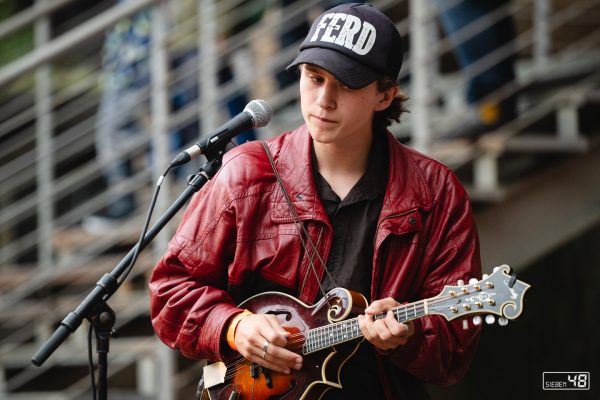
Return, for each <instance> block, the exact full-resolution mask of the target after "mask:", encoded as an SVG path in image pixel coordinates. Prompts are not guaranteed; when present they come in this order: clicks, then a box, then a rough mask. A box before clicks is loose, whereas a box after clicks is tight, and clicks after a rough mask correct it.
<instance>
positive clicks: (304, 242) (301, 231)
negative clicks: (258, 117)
mask: <svg viewBox="0 0 600 400" xmlns="http://www.w3.org/2000/svg"><path fill="white" fill-rule="evenodd" d="M260 142H261V143H262V145H263V148H264V149H265V153H267V157H268V158H269V162H270V163H271V168H273V172H274V173H275V178H276V179H277V183H278V184H279V187H280V188H281V191H282V192H283V197H284V198H285V202H286V203H287V205H288V208H289V210H290V215H291V216H292V219H293V220H294V225H295V226H296V230H297V231H298V236H300V242H301V243H302V248H303V249H304V251H305V252H306V254H307V255H308V263H309V265H310V269H311V271H312V273H313V274H314V276H315V279H316V280H317V283H318V284H319V289H320V290H321V294H322V295H323V298H325V299H326V300H327V303H328V304H329V300H328V299H327V293H326V292H325V289H323V286H322V285H321V280H320V279H319V274H317V270H316V269H315V263H314V256H317V258H318V259H319V261H320V262H321V264H322V265H323V267H324V268H325V273H326V274H327V275H328V277H329V279H330V280H331V282H332V283H333V285H334V286H336V283H335V280H334V279H333V277H332V276H331V273H330V272H329V270H328V269H327V264H325V262H324V261H323V257H321V255H320V254H319V252H318V251H317V246H316V245H315V243H314V242H313V240H312V239H311V237H310V235H309V234H308V231H307V230H306V227H305V226H304V224H303V223H302V221H300V217H299V216H298V211H297V210H296V207H295V206H294V203H293V202H292V200H291V199H290V195H289V194H288V192H287V190H286V189H285V186H284V184H283V181H282V180H281V176H279V171H278V170H277V166H276V165H275V161H274V160H273V154H271V150H270V149H269V145H268V144H267V142H265V141H264V140H261V141H260ZM304 237H306V238H307V239H304ZM307 241H308V244H310V249H311V250H312V251H309V249H308V248H307ZM329 306H331V304H329Z"/></svg>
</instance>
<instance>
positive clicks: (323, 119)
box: [311, 114, 337, 124]
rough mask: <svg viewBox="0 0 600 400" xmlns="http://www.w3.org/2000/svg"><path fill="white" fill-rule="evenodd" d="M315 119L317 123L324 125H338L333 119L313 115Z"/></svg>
mask: <svg viewBox="0 0 600 400" xmlns="http://www.w3.org/2000/svg"><path fill="white" fill-rule="evenodd" d="M311 116H312V117H313V118H314V119H316V120H317V121H319V122H321V123H324V124H335V123H337V121H334V120H332V119H329V118H324V117H319V116H317V115H314V114H313V115H311Z"/></svg>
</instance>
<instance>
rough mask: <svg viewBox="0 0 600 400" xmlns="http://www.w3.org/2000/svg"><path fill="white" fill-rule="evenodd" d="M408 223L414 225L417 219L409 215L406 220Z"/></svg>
mask: <svg viewBox="0 0 600 400" xmlns="http://www.w3.org/2000/svg"><path fill="white" fill-rule="evenodd" d="M408 223H409V224H411V225H414V224H416V223H417V219H416V218H415V217H410V219H409V220H408Z"/></svg>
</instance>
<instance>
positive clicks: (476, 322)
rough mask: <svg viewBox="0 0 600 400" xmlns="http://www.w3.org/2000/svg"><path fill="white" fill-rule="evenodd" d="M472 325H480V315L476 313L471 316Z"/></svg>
mask: <svg viewBox="0 0 600 400" xmlns="http://www.w3.org/2000/svg"><path fill="white" fill-rule="evenodd" d="M473 325H481V316H479V315H476V316H474V317H473Z"/></svg>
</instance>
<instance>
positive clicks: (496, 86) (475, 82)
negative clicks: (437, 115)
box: [435, 0, 517, 139]
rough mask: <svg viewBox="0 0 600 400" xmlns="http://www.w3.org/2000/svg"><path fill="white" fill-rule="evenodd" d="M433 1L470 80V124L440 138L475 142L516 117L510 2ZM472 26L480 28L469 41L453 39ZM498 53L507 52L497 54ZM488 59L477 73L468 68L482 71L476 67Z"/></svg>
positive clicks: (512, 28) (490, 0)
mask: <svg viewBox="0 0 600 400" xmlns="http://www.w3.org/2000/svg"><path fill="white" fill-rule="evenodd" d="M435 2H436V4H437V5H438V8H439V10H440V19H441V23H442V27H443V29H444V32H445V33H446V35H448V37H449V39H450V40H451V42H452V43H453V44H454V48H453V51H454V54H455V55H456V58H457V60H458V64H459V66H460V68H461V71H462V72H463V74H465V76H466V79H467V82H466V92H465V99H466V102H467V105H468V106H469V111H470V113H469V115H468V117H467V119H466V120H463V121H462V123H461V124H460V125H459V126H458V127H456V128H454V129H452V130H450V131H447V132H443V133H442V136H441V138H442V139H454V138H467V139H477V138H478V137H479V136H480V135H482V134H484V133H485V132H489V131H492V130H494V129H497V128H499V127H500V126H502V125H503V124H505V123H507V122H509V121H511V120H513V119H514V118H515V117H516V114H517V106H516V96H515V95H514V94H513V93H510V88H509V87H508V86H507V85H510V84H511V83H513V82H514V81H515V77H516V75H515V63H516V60H517V54H516V52H515V50H514V45H513V44H512V43H513V40H514V39H515V36H516V30H515V25H514V21H513V18H512V15H511V14H510V12H509V6H510V0H486V1H479V0H435ZM491 13H494V15H492V14H491ZM501 13H502V15H499V14H501ZM498 15H499V18H498V17H497V16H498ZM473 25H476V26H478V27H479V28H477V29H476V33H475V34H474V35H473V36H470V37H469V38H468V39H466V40H462V39H460V38H457V37H456V36H454V35H455V34H456V33H459V32H460V31H461V30H463V29H465V28H467V29H468V27H469V26H473ZM504 49H505V50H506V52H507V53H508V54H506V53H505V51H504ZM496 51H498V53H505V54H498V53H497V54H498V55H493V54H492V53H494V52H496ZM488 55H489V57H490V58H494V59H492V60H491V65H489V66H486V67H484V68H483V69H482V70H480V71H479V72H470V70H469V68H470V67H472V66H475V68H476V69H477V68H479V67H477V63H479V62H482V63H487V62H488V61H486V60H484V58H485V57H487V56H488Z"/></svg>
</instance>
